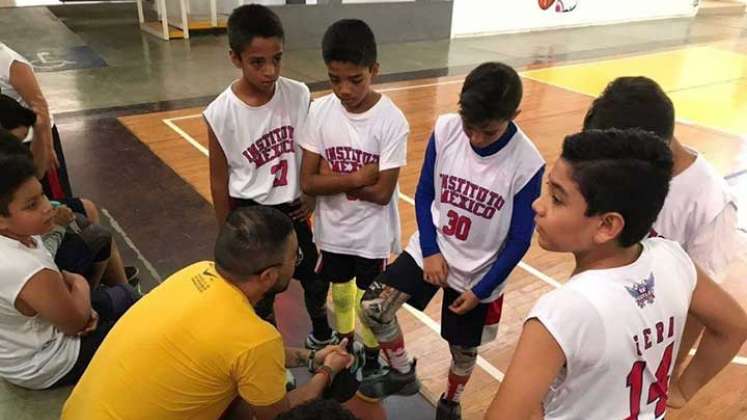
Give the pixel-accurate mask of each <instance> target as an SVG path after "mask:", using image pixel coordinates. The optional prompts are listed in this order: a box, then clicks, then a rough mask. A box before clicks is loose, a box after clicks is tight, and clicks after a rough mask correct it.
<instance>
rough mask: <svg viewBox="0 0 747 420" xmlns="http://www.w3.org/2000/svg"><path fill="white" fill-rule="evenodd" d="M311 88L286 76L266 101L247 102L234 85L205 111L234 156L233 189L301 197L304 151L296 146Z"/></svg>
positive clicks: (235, 193) (283, 198)
mask: <svg viewBox="0 0 747 420" xmlns="http://www.w3.org/2000/svg"><path fill="white" fill-rule="evenodd" d="M309 98H310V94H309V88H307V87H306V85H304V84H303V83H300V82H296V81H294V80H290V79H286V78H284V77H281V78H279V79H278V81H277V84H276V87H275V94H274V95H273V97H272V99H270V101H269V102H268V103H266V104H264V105H262V106H258V107H254V106H249V105H247V104H246V103H245V102H244V101H242V100H241V99H239V98H238V97H237V96H236V94H235V93H234V92H233V90H232V88H231V86H229V87H228V88H227V89H226V90H225V91H223V93H221V94H220V96H218V97H217V98H215V100H214V101H213V102H211V103H210V105H208V107H207V109H205V112H204V116H205V120H207V122H208V124H210V127H211V128H212V130H213V132H214V133H215V136H216V137H217V139H218V142H219V143H220V146H221V148H222V149H223V153H224V154H225V155H226V160H227V161H228V194H229V196H231V197H234V198H241V199H250V200H254V201H256V202H258V203H260V204H266V205H273V204H282V203H289V202H292V201H293V200H295V199H296V198H298V197H300V195H301V187H300V182H299V180H298V176H299V168H300V165H301V151H300V148H298V147H297V146H296V142H295V138H296V137H297V135H298V134H297V131H298V130H300V129H301V127H302V125H303V123H304V121H305V119H306V114H307V113H308V109H309Z"/></svg>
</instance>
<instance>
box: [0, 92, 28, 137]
mask: <svg viewBox="0 0 747 420" xmlns="http://www.w3.org/2000/svg"><path fill="white" fill-rule="evenodd" d="M34 124H36V114H35V113H34V111H32V110H30V109H28V108H26V107H24V106H23V105H21V104H20V103H18V101H16V100H15V99H13V98H11V97H10V96H7V95H2V94H0V127H2V128H4V129H6V130H13V129H15V128H18V127H31V126H33V125H34Z"/></svg>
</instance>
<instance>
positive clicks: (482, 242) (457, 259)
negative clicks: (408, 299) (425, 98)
mask: <svg viewBox="0 0 747 420" xmlns="http://www.w3.org/2000/svg"><path fill="white" fill-rule="evenodd" d="M433 136H434V139H435V146H436V164H435V173H434V176H433V182H434V184H435V185H434V189H435V192H436V194H435V199H434V200H433V204H432V205H431V212H432V214H433V225H434V226H436V230H437V234H436V241H437V243H438V247H439V249H440V251H441V255H443V257H444V259H445V260H446V263H447V264H448V266H449V272H448V276H447V282H448V284H449V286H450V287H451V288H453V289H455V290H457V291H459V292H464V291H466V290H470V289H472V287H474V286H475V285H476V284H477V283H478V282H479V281H480V280H482V278H483V277H484V276H485V274H486V273H487V272H488V271H489V270H490V268H491V267H492V265H493V263H494V262H495V260H496V258H498V255H499V253H500V251H501V250H502V249H503V246H504V242H505V240H506V236H507V235H508V231H509V228H510V226H511V213H512V210H513V203H514V196H515V195H516V194H517V193H518V192H519V191H521V189H522V188H524V186H525V185H526V184H527V182H529V181H530V180H531V179H532V177H533V176H534V175H535V174H536V173H537V171H538V170H539V169H540V168H542V166H543V165H544V164H545V162H544V160H543V159H542V156H541V155H540V153H539V151H538V150H537V148H536V147H535V145H534V144H533V143H532V142H531V140H529V138H527V136H526V135H525V134H524V132H522V131H521V129H520V128H518V126H517V128H516V133H515V134H514V136H513V137H511V138H510V139H509V140H508V143H507V144H506V145H505V146H504V147H503V148H502V149H501V150H499V151H498V152H497V153H495V154H492V155H490V156H485V157H483V156H480V155H478V154H477V153H476V152H475V151H474V150H473V149H472V146H471V145H470V142H469V138H468V137H467V135H466V134H465V133H464V130H463V128H462V120H461V118H460V117H459V115H458V114H446V115H442V116H440V117H439V118H438V120H437V121H436V126H435V128H434V132H433ZM406 251H407V253H408V254H410V255H411V256H412V257H413V259H414V260H415V262H417V264H418V265H419V266H420V267H421V268H422V266H423V256H422V252H421V248H420V234H419V232H415V233H414V234H413V235H412V237H410V243H409V244H408V246H407V249H406ZM504 286H505V282H504V283H503V285H502V286H501V287H497V288H496V289H495V290H494V291H493V293H492V294H491V295H490V296H489V297H488V298H487V299H485V300H484V301H485V302H491V301H493V300H495V299H497V298H498V297H499V296H500V295H501V294H502V293H503V288H504Z"/></svg>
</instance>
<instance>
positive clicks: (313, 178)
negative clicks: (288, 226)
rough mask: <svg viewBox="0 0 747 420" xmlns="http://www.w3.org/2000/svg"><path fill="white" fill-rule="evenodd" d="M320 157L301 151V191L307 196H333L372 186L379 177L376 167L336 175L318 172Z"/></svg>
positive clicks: (369, 166)
mask: <svg viewBox="0 0 747 420" xmlns="http://www.w3.org/2000/svg"><path fill="white" fill-rule="evenodd" d="M321 160H322V157H321V155H319V154H318V153H315V152H312V151H310V150H307V149H305V148H304V149H303V158H302V160H301V189H302V190H303V192H304V193H306V194H308V195H313V196H316V195H334V194H339V193H347V192H350V191H353V190H355V189H358V188H361V187H365V186H368V185H373V184H374V183H376V181H377V180H378V177H379V170H378V166H377V165H375V164H369V165H364V166H363V167H361V168H360V169H359V170H358V171H357V172H353V173H351V174H338V173H332V172H327V171H325V173H324V174H321V173H320V172H319V163H320V162H321Z"/></svg>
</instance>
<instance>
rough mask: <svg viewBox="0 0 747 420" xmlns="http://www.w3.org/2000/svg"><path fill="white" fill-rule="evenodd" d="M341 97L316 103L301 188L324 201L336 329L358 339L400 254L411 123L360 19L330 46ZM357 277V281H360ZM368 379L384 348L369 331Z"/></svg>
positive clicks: (324, 272)
mask: <svg viewBox="0 0 747 420" xmlns="http://www.w3.org/2000/svg"><path fill="white" fill-rule="evenodd" d="M322 54H323V57H324V61H325V63H326V65H327V70H328V72H329V76H330V82H331V86H332V90H333V94H330V95H327V96H324V97H322V98H319V99H318V100H315V101H314V102H313V103H312V104H311V109H310V111H309V117H308V120H307V126H306V129H305V130H304V133H303V135H302V138H301V140H300V143H301V145H302V147H303V148H304V155H303V163H302V165H301V186H302V188H303V191H304V192H305V193H307V194H310V195H313V196H316V197H317V207H316V213H315V232H314V241H315V242H316V244H317V246H318V247H319V249H320V250H321V252H320V254H321V255H320V258H319V261H318V264H317V271H318V272H319V275H320V277H321V278H322V279H323V280H326V281H328V282H331V283H332V297H333V301H334V308H335V318H336V329H337V332H338V334H340V335H341V336H347V337H349V338H351V340H350V342H351V343H352V341H353V340H352V337H353V335H354V334H355V319H356V315H355V312H356V307H357V306H358V302H359V300H360V297H361V296H362V292H363V290H365V289H366V288H367V287H368V285H369V284H371V282H372V281H373V279H374V278H375V277H376V276H377V275H378V274H379V273H381V272H382V271H383V270H384V268H385V266H386V261H387V258H388V257H389V255H390V253H392V252H397V251H399V246H400V245H399V230H400V226H399V213H398V210H397V197H398V190H397V180H398V177H399V170H400V168H401V167H403V166H404V165H405V162H406V142H407V136H408V134H409V130H410V129H409V125H408V123H407V120H406V119H405V117H404V115H403V114H402V112H401V111H400V110H399V108H397V106H396V105H395V104H394V103H393V102H392V101H391V100H390V99H389V98H388V97H387V96H385V95H382V94H380V93H378V92H376V91H375V90H373V89H372V88H371V83H372V81H373V79H374V78H375V77H376V74H377V72H378V68H379V65H378V63H377V62H376V40H375V37H374V34H373V32H371V29H370V28H369V27H368V25H366V23H365V22H363V21H360V20H353V19H347V20H341V21H338V22H336V23H334V24H333V25H332V26H330V27H329V28H328V29H327V32H326V33H325V35H324V39H323V41H322ZM353 279H355V280H353ZM360 334H361V336H362V338H363V344H364V345H365V347H366V363H365V367H364V376H370V374H372V373H373V372H376V371H377V369H378V367H379V366H378V343H377V342H376V339H375V338H374V336H373V334H371V333H370V331H368V330H367V329H366V328H364V329H363V330H362V331H360Z"/></svg>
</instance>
